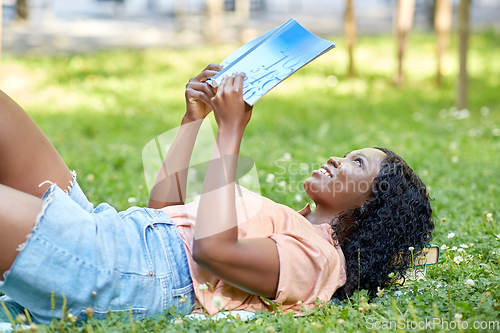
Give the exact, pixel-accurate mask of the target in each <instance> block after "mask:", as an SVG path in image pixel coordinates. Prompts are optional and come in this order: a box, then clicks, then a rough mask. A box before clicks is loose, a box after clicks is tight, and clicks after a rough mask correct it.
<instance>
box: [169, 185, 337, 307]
mask: <svg viewBox="0 0 500 333" xmlns="http://www.w3.org/2000/svg"><path fill="white" fill-rule="evenodd" d="M241 189H242V192H240V193H241V194H242V197H240V196H238V195H237V199H236V208H237V214H238V238H265V237H269V238H271V239H272V240H274V241H275V242H276V246H277V249H278V255H279V261H280V273H279V282H278V290H277V294H276V298H275V299H274V300H273V303H275V304H276V305H278V308H279V309H280V310H281V311H284V312H289V311H292V310H294V311H296V314H298V315H300V314H302V312H301V310H302V309H307V310H312V308H314V306H315V304H314V303H315V301H316V299H317V298H319V300H320V301H321V302H325V301H329V300H330V298H331V297H332V295H333V293H334V292H335V291H336V290H337V289H338V288H339V287H341V286H343V285H344V283H345V281H346V273H345V259H344V255H343V253H342V251H341V249H340V248H339V247H335V246H334V245H333V242H332V239H331V237H330V235H331V232H332V229H331V227H330V225H328V224H327V223H324V224H320V225H313V224H311V223H310V222H309V221H308V220H307V219H306V218H305V217H304V216H302V215H301V214H300V213H299V212H296V211H294V210H293V209H291V208H289V207H287V206H284V205H281V204H278V203H276V202H274V201H272V200H270V199H267V198H265V197H262V196H260V195H258V194H255V193H253V192H250V191H249V190H246V189H244V188H242V187H241ZM306 209H308V207H306ZM197 210H198V201H194V202H192V203H189V204H186V205H183V206H169V207H165V208H163V212H165V214H167V215H168V216H170V217H171V218H172V220H173V221H174V223H175V224H176V226H177V230H178V231H179V233H180V236H181V239H182V241H183V243H184V246H185V249H186V255H187V259H188V263H189V270H190V273H191V277H192V280H193V287H194V291H195V296H196V304H195V308H194V312H200V310H202V307H203V308H205V310H206V311H207V313H208V314H209V315H213V314H215V313H217V312H218V311H219V310H221V309H225V310H247V311H252V312H255V311H258V310H263V309H268V310H270V311H272V307H270V306H269V305H267V304H266V303H265V302H264V301H263V300H262V299H261V298H260V297H259V296H256V295H253V294H249V293H247V292H245V291H242V290H240V289H238V288H236V287H233V286H231V285H230V284H228V283H226V282H224V281H222V280H220V279H219V278H217V277H216V276H215V275H213V274H212V273H210V272H208V271H207V270H205V269H203V268H201V267H200V266H199V265H198V264H196V262H195V261H194V260H193V255H192V253H193V251H192V250H193V235H194V224H195V220H196V213H197ZM301 212H302V211H301ZM203 283H206V284H207V285H208V286H209V287H208V290H205V291H200V289H199V286H200V284H203ZM210 285H211V286H213V289H212V287H210ZM214 296H220V297H221V300H222V302H221V304H220V305H221V306H220V307H216V306H215V305H214V304H213V298H214ZM298 301H301V302H302V303H301V304H300V303H299V304H297V302H298Z"/></svg>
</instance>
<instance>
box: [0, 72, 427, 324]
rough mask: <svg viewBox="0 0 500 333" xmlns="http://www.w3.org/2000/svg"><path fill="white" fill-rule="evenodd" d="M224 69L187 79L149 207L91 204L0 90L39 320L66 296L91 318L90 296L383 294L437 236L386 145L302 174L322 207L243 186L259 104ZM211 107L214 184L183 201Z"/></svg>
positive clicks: (1, 237) (9, 167) (215, 300)
mask: <svg viewBox="0 0 500 333" xmlns="http://www.w3.org/2000/svg"><path fill="white" fill-rule="evenodd" d="M220 69H221V68H220V67H219V66H217V65H209V66H208V67H207V68H206V69H205V70H204V71H203V72H201V73H200V74H199V75H198V76H196V77H195V78H193V79H191V80H190V81H189V83H188V84H187V86H186V104H187V109H186V113H185V115H184V117H183V118H182V122H181V123H182V125H183V126H181V127H180V130H179V132H178V134H177V136H176V138H175V140H174V142H173V144H172V146H171V148H170V150H169V152H168V154H167V156H166V157H165V161H164V163H163V165H162V168H161V170H160V172H159V173H158V178H157V182H156V185H155V187H154V189H153V190H152V192H151V197H150V203H149V208H138V207H132V208H130V209H128V210H127V211H125V212H117V211H116V210H115V209H114V208H112V207H111V206H109V205H108V204H105V203H104V204H100V205H98V206H97V207H96V208H94V206H93V204H91V203H90V202H89V201H88V200H87V198H86V197H85V194H84V193H83V192H82V190H81V189H80V187H79V186H78V183H77V181H76V176H75V175H74V174H72V173H71V172H70V171H69V170H68V168H67V166H66V164H65V163H64V162H63V160H62V159H61V157H60V156H59V155H58V153H57V152H56V151H55V149H54V148H53V146H52V145H51V144H50V142H49V141H48V139H47V138H46V137H45V136H44V134H43V133H42V131H41V130H40V129H39V128H38V127H37V125H36V124H35V123H34V122H33V121H32V120H31V119H30V118H29V116H28V115H27V114H26V113H25V112H24V111H23V110H22V109H21V108H20V107H19V106H18V105H17V104H16V103H15V102H14V101H12V100H11V99H10V98H9V97H8V96H6V95H5V94H3V93H2V94H1V95H0V161H1V163H0V254H1V255H0V277H1V278H0V279H1V280H0V281H1V282H0V292H2V293H4V294H6V296H7V298H6V299H9V300H10V302H15V303H13V304H14V305H16V306H18V305H17V304H19V305H20V306H22V307H24V308H26V309H28V310H29V311H30V312H31V314H32V316H33V317H34V318H35V319H36V320H37V321H38V322H40V323H49V322H50V319H51V318H52V317H60V316H61V314H62V312H61V309H62V304H63V295H64V297H65V298H66V300H67V305H66V308H67V309H71V313H72V314H74V315H76V316H78V317H79V318H82V319H85V318H86V314H85V309H87V308H88V307H92V308H93V310H94V317H104V316H106V315H107V313H108V310H111V311H124V310H131V311H132V314H133V315H134V316H135V317H136V318H138V317H141V316H145V315H152V314H156V313H161V312H162V311H163V310H168V309H170V307H171V306H175V307H177V308H178V309H179V310H180V311H182V312H183V313H189V312H191V311H192V309H193V306H194V310H195V311H196V310H198V311H201V310H204V311H207V312H208V313H209V314H214V313H216V312H217V311H219V310H221V309H227V310H229V309H232V310H249V311H257V310H261V309H264V308H268V309H271V307H270V306H269V305H268V304H266V302H265V301H264V300H263V299H262V298H261V297H260V296H262V297H265V298H267V299H270V300H272V301H273V302H274V303H275V304H277V305H278V306H279V308H280V309H281V310H283V311H291V310H294V311H296V312H300V311H301V310H303V309H308V310H309V309H312V308H313V307H314V304H315V302H316V300H317V299H319V300H320V301H322V302H325V301H328V300H330V299H331V298H332V296H336V297H339V298H341V299H342V298H345V297H346V296H349V295H351V294H352V293H353V292H354V291H355V290H357V289H358V288H360V289H368V290H369V292H370V294H372V295H373V294H374V293H376V291H377V287H380V288H384V287H386V286H388V285H390V284H391V283H393V281H395V280H396V279H397V278H399V277H403V274H404V272H405V270H406V269H407V268H408V267H410V266H411V253H410V251H409V250H408V248H409V247H414V248H415V249H421V248H422V247H424V246H425V245H427V244H428V243H429V241H430V240H431V237H432V235H431V233H432V231H433V228H434V224H433V221H432V217H431V207H430V204H429V197H428V194H427V192H426V187H425V185H424V184H423V183H422V181H421V180H420V178H419V177H418V176H417V175H416V174H415V173H414V172H413V170H412V169H411V168H410V167H409V166H408V165H407V164H406V163H405V161H404V160H403V159H402V158H401V157H399V156H397V155H396V154H394V153H393V152H391V151H389V150H386V149H379V148H376V149H375V148H365V149H360V150H356V151H352V152H349V153H348V154H347V155H346V156H344V157H341V158H339V157H330V158H329V159H328V161H326V163H325V164H324V165H323V166H322V167H321V168H320V169H319V170H316V171H314V172H313V173H312V175H311V177H310V178H308V179H307V180H306V181H305V183H304V187H305V191H306V193H307V194H308V195H309V197H310V198H311V199H312V200H313V201H314V202H315V203H316V209H314V210H311V209H310V208H309V206H306V207H305V208H304V209H302V210H301V211H299V212H296V211H294V210H292V209H291V208H289V207H287V206H284V205H280V204H278V203H275V202H273V201H271V200H269V199H267V198H263V197H261V196H259V195H257V194H254V193H251V192H249V191H247V190H245V189H242V188H240V187H239V186H236V185H235V177H236V164H237V156H238V154H239V150H240V143H241V140H242V137H243V132H244V130H245V128H246V126H247V124H248V122H249V120H250V117H251V115H252V110H251V109H250V108H248V106H247V105H246V104H245V103H244V101H243V98H242V87H243V80H244V75H241V74H238V75H233V76H231V77H227V78H226V79H225V80H224V81H223V82H222V84H221V85H220V86H219V87H218V89H217V90H214V89H213V88H211V86H209V85H208V84H207V83H206V80H207V79H208V78H210V77H212V76H213V75H215V74H216V73H217V72H218V71H219V70H220ZM212 109H213V110H214V113H215V119H216V121H217V124H218V134H217V139H216V143H217V144H216V148H218V149H214V153H213V159H212V160H211V161H210V163H209V166H208V170H207V173H206V176H205V183H204V190H203V193H205V194H202V195H201V197H200V199H199V200H198V201H195V202H193V203H189V204H184V198H185V193H186V191H185V189H186V178H187V171H186V170H187V168H188V166H189V161H190V158H191V153H192V151H193V145H194V142H195V139H196V136H197V133H198V129H199V128H200V124H201V122H202V120H203V119H204V118H205V117H206V116H207V115H208V114H209V113H210V112H211V111H212ZM263 148H264V147H263ZM220 156H223V158H222V159H221V158H219V157H220ZM39 184H40V186H39ZM238 193H239V194H238ZM241 197H243V199H242V198H241ZM245 216H246V217H247V218H245ZM240 217H243V221H238V220H240ZM237 221H238V222H237ZM417 252H418V251H417ZM390 273H394V275H395V277H394V278H393V279H391V278H389V277H388V275H390ZM391 275H392V274H391ZM358 278H359V280H358ZM51 293H53V295H54V297H55V300H56V306H55V311H54V312H53V311H52V306H51Z"/></svg>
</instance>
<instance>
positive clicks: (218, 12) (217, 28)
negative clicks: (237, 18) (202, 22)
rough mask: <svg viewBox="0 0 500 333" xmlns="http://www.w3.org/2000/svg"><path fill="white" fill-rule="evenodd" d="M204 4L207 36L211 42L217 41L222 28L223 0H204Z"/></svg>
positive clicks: (219, 39)
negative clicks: (205, 7) (205, 5)
mask: <svg viewBox="0 0 500 333" xmlns="http://www.w3.org/2000/svg"><path fill="white" fill-rule="evenodd" d="M206 4H207V29H206V33H207V37H208V40H209V41H210V42H211V43H218V42H220V41H221V38H220V36H221V34H222V33H223V29H224V0H206Z"/></svg>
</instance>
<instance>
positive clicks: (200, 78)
mask: <svg viewBox="0 0 500 333" xmlns="http://www.w3.org/2000/svg"><path fill="white" fill-rule="evenodd" d="M222 68H223V67H222V66H221V65H215V64H210V65H208V66H207V67H206V68H205V69H204V70H203V71H202V72H201V73H200V74H198V75H197V76H195V77H194V78H192V79H191V80H190V82H205V81H206V80H207V79H209V78H211V77H213V76H215V75H216V74H217V73H219V72H220V71H221V70H222Z"/></svg>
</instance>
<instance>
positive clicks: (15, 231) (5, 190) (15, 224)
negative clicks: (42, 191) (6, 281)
mask: <svg viewBox="0 0 500 333" xmlns="http://www.w3.org/2000/svg"><path fill="white" fill-rule="evenodd" d="M42 206H43V201H42V200H41V199H39V198H37V197H35V196H33V195H29V194H26V193H23V192H21V191H18V190H15V189H13V188H10V187H7V186H4V185H1V184H0V280H3V274H4V272H6V271H7V270H9V269H10V267H11V266H12V264H13V263H14V260H15V259H16V257H17V255H18V254H19V251H17V248H18V247H19V245H21V244H23V243H25V242H26V240H27V239H26V236H27V235H29V234H31V230H32V229H33V227H34V226H35V223H36V219H37V216H38V214H39V213H40V211H41V210H42Z"/></svg>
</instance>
